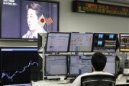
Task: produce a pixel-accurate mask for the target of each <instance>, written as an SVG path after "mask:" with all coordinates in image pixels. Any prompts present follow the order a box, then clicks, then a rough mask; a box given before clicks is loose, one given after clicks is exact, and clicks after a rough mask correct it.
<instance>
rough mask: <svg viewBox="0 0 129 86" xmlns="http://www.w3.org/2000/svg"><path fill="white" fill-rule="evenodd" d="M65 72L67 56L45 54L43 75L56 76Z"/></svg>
mask: <svg viewBox="0 0 129 86" xmlns="http://www.w3.org/2000/svg"><path fill="white" fill-rule="evenodd" d="M66 74H67V56H59V55H58V56H52V55H51V56H46V61H45V76H58V75H64V76H66Z"/></svg>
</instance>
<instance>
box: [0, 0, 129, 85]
mask: <svg viewBox="0 0 129 86" xmlns="http://www.w3.org/2000/svg"><path fill="white" fill-rule="evenodd" d="M24 1H25V2H24ZM32 1H34V2H38V3H40V4H41V5H44V4H45V5H46V3H49V4H54V3H55V5H54V6H56V5H57V7H56V10H55V9H52V8H51V10H52V11H51V10H50V11H51V12H53V13H54V15H55V14H56V17H54V16H53V15H52V17H51V18H53V17H54V18H53V19H52V21H50V22H49V20H51V18H50V17H49V16H50V15H49V13H50V14H52V13H51V12H47V13H48V15H47V13H46V14H45V12H44V14H45V15H42V16H41V17H40V18H39V19H41V22H40V25H41V26H42V27H44V28H45V30H46V32H45V31H44V32H43V31H42V32H43V33H42V32H41V33H39V32H38V35H37V36H38V37H37V36H35V35H33V36H34V38H32V37H33V36H30V38H27V37H28V36H27V35H26V37H25V36H24V34H26V33H28V31H27V30H26V29H24V28H28V27H27V25H26V24H25V23H27V22H28V21H29V19H28V20H27V21H26V19H25V18H26V16H25V13H24V12H26V11H24V9H26V8H27V9H29V7H30V6H29V5H28V6H25V5H26V4H28V3H29V2H32ZM74 1H75V2H74ZM115 1H116V2H115ZM0 2H1V6H0V7H2V8H1V22H2V23H1V36H0V37H1V38H0V50H1V60H0V61H1V74H0V75H1V83H0V84H1V85H4V86H21V85H23V86H43V85H45V86H71V85H72V83H73V82H74V80H75V79H76V78H77V76H78V75H80V74H81V72H80V69H79V68H78V70H79V72H78V73H77V74H71V75H70V68H69V66H70V62H71V63H72V59H73V62H74V61H75V60H76V58H77V59H80V58H82V59H83V58H85V57H88V58H89V59H91V57H92V55H93V54H94V53H95V52H98V51H99V52H101V53H102V54H104V55H106V56H107V57H109V58H108V59H107V61H109V60H110V57H111V60H112V63H111V64H112V65H114V68H110V67H109V68H108V67H107V70H109V72H110V71H113V73H114V71H115V74H116V70H117V69H119V70H117V72H118V71H119V73H117V75H115V74H114V76H115V81H114V84H115V85H116V86H125V85H127V86H128V85H129V76H128V74H129V69H128V68H129V67H128V66H129V64H128V58H129V56H128V55H129V54H128V52H129V50H128V37H129V18H128V17H129V8H128V6H129V2H128V0H126V1H125V2H121V0H118V2H117V0H23V2H22V0H2V1H0ZM21 3H22V5H21V7H20V6H18V7H17V9H22V10H21V11H22V12H23V13H21V14H20V12H19V11H15V10H14V9H15V8H13V7H15V6H17V4H21ZM73 3H74V5H73ZM80 3H81V4H80ZM79 5H81V6H82V5H85V6H88V5H89V6H93V8H94V7H95V6H100V5H101V6H102V7H108V8H110V7H111V8H114V9H115V10H116V11H119V13H117V12H116V11H115V12H114V13H112V12H107V13H106V12H105V13H99V12H100V11H94V9H92V12H90V11H89V10H86V8H84V7H81V9H79V8H78V9H76V8H77V6H79ZM6 6H8V7H6ZM9 6H12V9H13V13H14V14H13V13H12V14H10V15H9V12H10V11H9V10H8V12H6V10H7V9H8V8H9ZM43 9H45V8H43V6H42V10H43ZM121 9H125V10H126V12H127V14H126V13H125V14H122V13H120V11H122V10H121ZM105 10H107V9H105ZM110 10H112V9H110ZM46 11H47V10H46ZM73 11H74V12H73ZM2 12H3V13H2ZM15 12H18V13H17V14H15ZM122 12H123V11H122ZM7 15H9V17H11V16H12V15H13V17H12V18H15V17H16V19H17V20H16V21H15V22H14V23H16V22H17V21H19V20H20V21H19V22H20V24H17V25H15V24H14V23H12V21H13V20H12V21H10V22H9V23H11V24H12V26H11V24H9V23H8V22H6V20H5V19H7V18H8V17H7ZM16 15H21V16H20V17H19V16H16ZM46 15H47V18H48V21H47V18H46V21H45V22H43V20H42V18H44V19H45V17H46ZM27 18H28V16H27ZM54 19H56V20H54ZM4 22H5V23H6V24H4ZM55 22H56V25H55V24H54V23H55ZM41 23H42V24H41ZM45 23H46V25H45ZM7 24H9V25H7ZM47 25H48V26H47ZM6 26H7V27H6ZM13 26H14V27H13ZM9 27H12V28H18V27H20V30H19V31H18V30H16V29H8V28H9ZM30 27H31V26H30ZM37 27H39V26H37ZM4 28H6V29H4ZM46 28H54V29H52V31H51V30H49V29H46ZM55 28H56V29H55ZM13 30H15V31H13ZM17 32H18V33H17ZM49 32H50V33H49ZM51 32H52V33H51ZM53 32H54V33H53ZM30 33H31V32H30ZM72 33H75V34H74V35H76V34H80V35H85V34H87V35H86V36H92V37H93V38H91V39H92V41H91V42H90V43H91V45H90V47H89V45H88V47H87V48H90V49H91V50H90V49H87V48H78V49H75V50H74V48H73V51H72V50H71V51H70V49H69V48H70V40H71V38H70V37H72V35H71V34H72ZM9 34H10V35H9ZM14 34H16V35H14ZM44 34H45V35H44ZM95 34H97V35H98V38H99V35H101V37H102V35H103V36H107V35H109V37H110V35H111V37H114V39H113V40H109V41H110V42H112V41H114V40H115V45H112V46H113V47H114V46H115V48H113V49H112V48H111V47H110V48H109V47H108V48H105V47H104V48H103V47H102V48H101V47H99V48H101V49H98V47H97V48H94V47H93V44H92V42H95V41H94V39H95V40H96V39H97V37H95ZM52 35H55V37H57V36H59V37H57V38H55V39H54V38H53V39H54V40H51V36H52ZM56 35H57V36H56ZM113 35H114V36H113ZM64 36H67V37H64ZM120 36H121V37H120ZM24 37H25V38H24ZM36 37H37V38H36ZM60 37H62V39H64V40H63V41H64V43H63V42H62V45H63V44H64V45H65V46H67V47H65V46H63V47H60V48H59V45H61V44H60V43H58V41H57V42H55V43H52V44H53V45H52V44H51V43H50V42H49V41H51V42H52V41H55V40H57V39H60V41H59V42H61V38H60ZM63 37H64V38H63ZM122 37H123V38H124V37H125V41H126V43H125V45H124V46H125V47H124V48H125V49H124V48H123V47H120V44H122V43H120V42H121V41H120V40H121V39H122ZM126 37H127V38H126ZM49 38H50V40H49ZM73 38H74V37H73ZM80 38H81V37H80ZM84 38H85V37H84ZM120 38H121V39H120ZM74 39H75V38H74ZM82 40H83V37H82ZM87 40H89V39H87ZM107 40H108V39H107ZM82 42H84V43H83V44H84V45H87V44H85V42H86V41H85V40H84V41H82ZM104 42H105V40H104ZM110 42H108V43H109V44H110ZM90 43H89V44H90ZM98 43H100V44H101V42H100V41H99V42H98ZM54 44H55V48H53V49H52V50H51V49H49V47H51V46H54ZM66 44H67V45H66ZM62 45H61V46H62ZM78 45H79V44H78ZM46 47H48V48H46ZM56 48H58V49H57V50H56ZM61 49H62V50H61ZM79 49H80V50H79ZM94 49H96V50H94ZM97 49H98V50H97ZM60 51H61V52H60ZM80 51H81V52H80ZM108 51H109V52H108ZM8 55H9V56H8ZM72 56H73V58H72ZM74 56H75V57H74ZM77 56H79V57H77ZM11 57H14V58H13V59H11ZM18 57H19V58H18ZM23 57H24V58H23ZM26 57H30V58H26ZM36 57H38V58H36ZM47 57H48V58H47ZM58 57H59V58H60V59H61V58H62V62H64V61H65V63H64V64H66V65H65V66H64V65H63V63H61V62H59V64H58V65H57V64H56V62H55V65H54V62H53V64H50V63H51V62H50V63H47V61H51V59H55V58H57V60H59V58H58ZM112 57H113V59H112ZM6 58H7V59H6ZM74 58H75V59H74ZM116 58H118V59H119V64H118V65H119V67H120V68H116V67H117V66H118V65H116ZM86 59H87V58H86ZM86 59H85V60H86ZM89 59H88V61H87V62H89ZM80 62H81V61H80ZM82 62H83V61H82ZM89 63H90V62H89ZM20 64H21V65H20ZM46 64H48V65H49V66H51V65H53V67H46ZM80 64H81V65H79V67H80V66H86V64H85V65H84V64H83V63H80ZM87 64H88V63H87ZM90 64H91V63H90ZM111 64H110V62H109V63H108V66H112V65H111ZM125 64H126V65H125ZM76 65H77V64H76ZM77 66H78V65H77ZM90 66H91V65H90ZM11 67H13V68H12V69H11ZM63 67H64V68H65V69H64V68H63ZM66 67H67V68H66ZM47 68H48V69H47ZM49 68H52V69H49ZM58 68H61V70H60V69H58ZM74 68H76V67H73V70H72V71H73V72H74V70H76V71H77V69H74ZM89 69H90V70H92V71H91V72H93V69H92V68H91V67H90V68H89ZM25 70H27V71H25ZM46 70H47V73H46ZM52 70H54V71H52ZM59 70H60V71H59ZM105 70H106V69H105ZM24 71H25V72H24ZM64 71H65V72H64ZM82 71H83V72H85V71H86V72H87V70H85V69H84V70H83V69H82ZM52 72H53V73H52ZM50 73H52V74H50ZM58 73H59V74H58ZM22 75H23V76H22ZM49 75H50V77H47V76H49ZM28 77H29V78H28ZM13 78H14V79H13ZM25 78H26V79H25ZM23 79H24V80H23ZM80 83H81V82H80ZM115 85H112V86H115ZM75 86H76V85H75ZM77 86H78V85H77ZM80 86H88V85H82V84H81V85H80ZM90 86H91V85H90ZM92 86H93V85H92ZM105 86H106V85H105ZM110 86H111V85H110Z"/></svg>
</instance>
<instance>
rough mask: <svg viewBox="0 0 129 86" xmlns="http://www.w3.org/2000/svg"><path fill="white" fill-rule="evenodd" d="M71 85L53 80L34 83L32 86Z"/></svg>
mask: <svg viewBox="0 0 129 86" xmlns="http://www.w3.org/2000/svg"><path fill="white" fill-rule="evenodd" d="M70 85H71V83H67V82H61V81H52V80H44V81H43V80H42V81H38V82H33V81H32V86H70Z"/></svg>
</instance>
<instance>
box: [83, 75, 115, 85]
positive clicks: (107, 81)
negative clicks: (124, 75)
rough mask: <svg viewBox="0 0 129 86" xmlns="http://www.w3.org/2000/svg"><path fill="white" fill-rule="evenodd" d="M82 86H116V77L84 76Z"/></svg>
mask: <svg viewBox="0 0 129 86" xmlns="http://www.w3.org/2000/svg"><path fill="white" fill-rule="evenodd" d="M81 86H115V77H114V76H112V75H101V74H99V75H88V76H83V77H82V78H81Z"/></svg>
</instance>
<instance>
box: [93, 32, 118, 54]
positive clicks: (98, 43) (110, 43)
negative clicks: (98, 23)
mask: <svg viewBox="0 0 129 86" xmlns="http://www.w3.org/2000/svg"><path fill="white" fill-rule="evenodd" d="M117 39H118V38H117V34H115V33H94V36H93V51H94V52H97V51H98V52H99V51H100V52H113V53H114V52H115V51H116V49H117Z"/></svg>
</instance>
